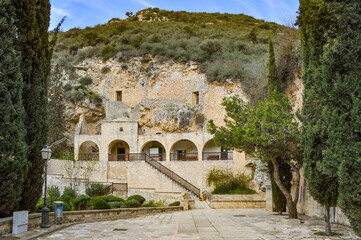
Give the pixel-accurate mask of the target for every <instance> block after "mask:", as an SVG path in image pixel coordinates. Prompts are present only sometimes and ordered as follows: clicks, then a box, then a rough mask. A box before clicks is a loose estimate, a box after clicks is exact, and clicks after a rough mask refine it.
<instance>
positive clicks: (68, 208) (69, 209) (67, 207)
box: [63, 202, 71, 211]
mask: <svg viewBox="0 0 361 240" xmlns="http://www.w3.org/2000/svg"><path fill="white" fill-rule="evenodd" d="M63 211H71V205H70V204H69V203H67V202H63Z"/></svg>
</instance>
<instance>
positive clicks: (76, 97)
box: [72, 91, 85, 102]
mask: <svg viewBox="0 0 361 240" xmlns="http://www.w3.org/2000/svg"><path fill="white" fill-rule="evenodd" d="M84 97H85V95H84V93H83V92H80V91H74V92H73V94H72V100H73V101H75V102H80V101H81V100H83V99H84Z"/></svg>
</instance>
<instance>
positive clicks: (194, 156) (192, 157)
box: [170, 153, 198, 161]
mask: <svg viewBox="0 0 361 240" xmlns="http://www.w3.org/2000/svg"><path fill="white" fill-rule="evenodd" d="M170 160H171V161H197V160H198V153H171V154H170Z"/></svg>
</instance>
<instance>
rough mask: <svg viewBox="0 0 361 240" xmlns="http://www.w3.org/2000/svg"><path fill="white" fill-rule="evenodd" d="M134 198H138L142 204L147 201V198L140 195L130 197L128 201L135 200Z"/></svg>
mask: <svg viewBox="0 0 361 240" xmlns="http://www.w3.org/2000/svg"><path fill="white" fill-rule="evenodd" d="M133 199H134V200H137V201H138V202H139V203H140V204H143V203H144V202H145V198H144V197H142V196H140V195H133V196H130V197H128V201H129V200H133Z"/></svg>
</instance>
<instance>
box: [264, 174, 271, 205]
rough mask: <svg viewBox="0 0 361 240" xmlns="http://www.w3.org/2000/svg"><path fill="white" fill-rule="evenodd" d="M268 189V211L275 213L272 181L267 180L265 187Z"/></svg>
mask: <svg viewBox="0 0 361 240" xmlns="http://www.w3.org/2000/svg"><path fill="white" fill-rule="evenodd" d="M264 186H265V187H266V211H267V212H273V199H272V185H271V181H270V180H267V182H266V183H265V185H264Z"/></svg>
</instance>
